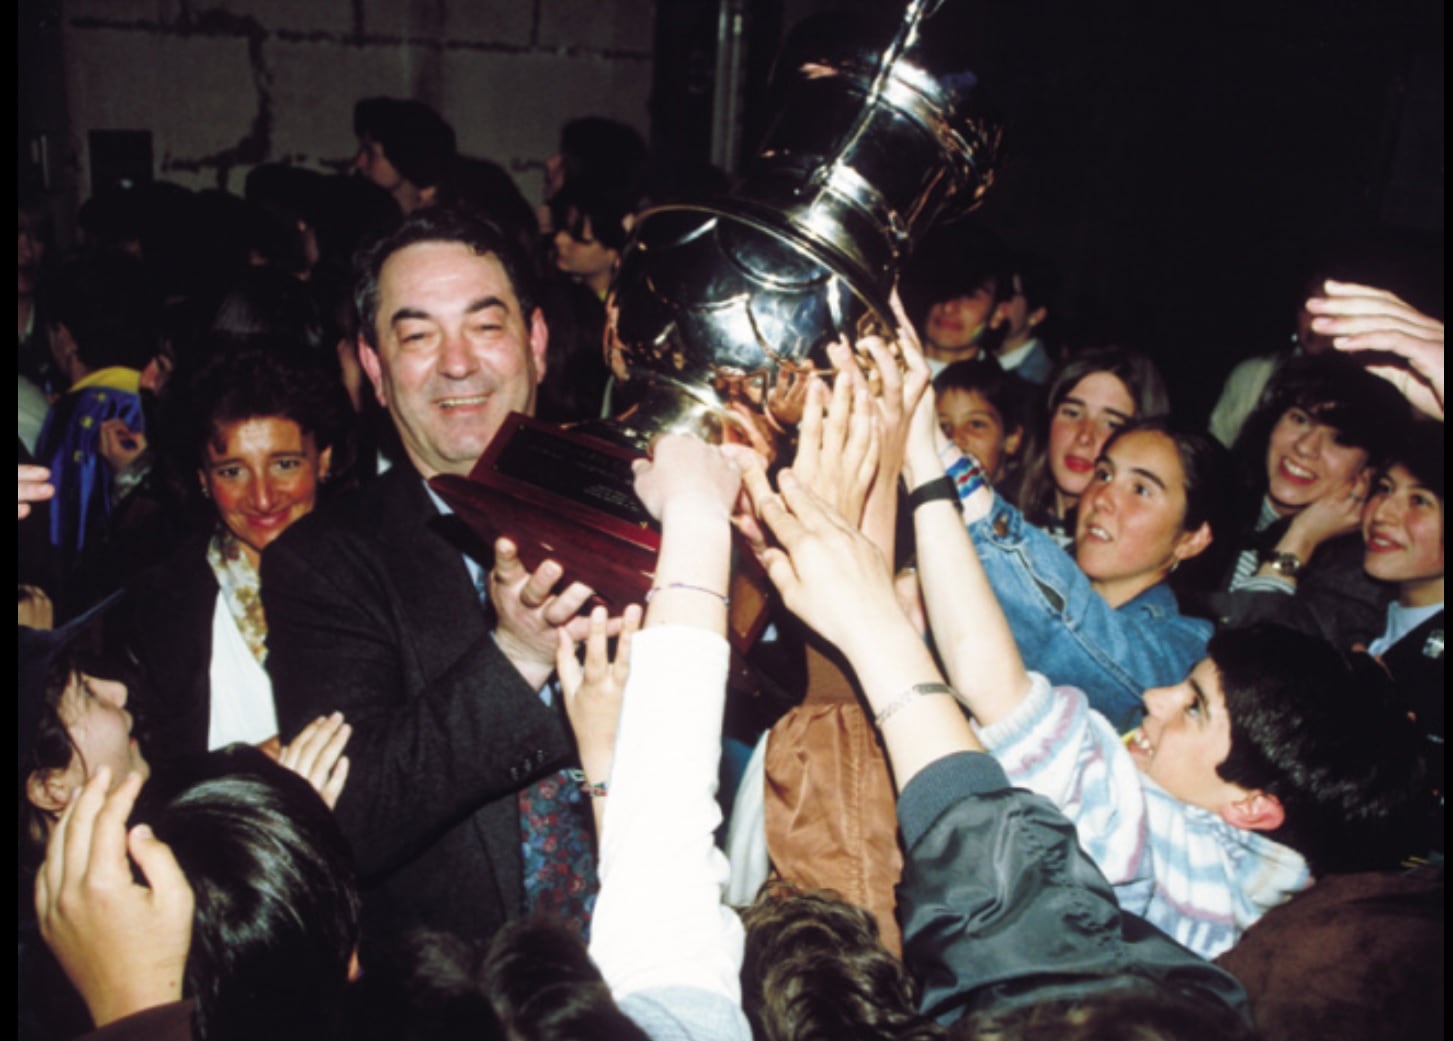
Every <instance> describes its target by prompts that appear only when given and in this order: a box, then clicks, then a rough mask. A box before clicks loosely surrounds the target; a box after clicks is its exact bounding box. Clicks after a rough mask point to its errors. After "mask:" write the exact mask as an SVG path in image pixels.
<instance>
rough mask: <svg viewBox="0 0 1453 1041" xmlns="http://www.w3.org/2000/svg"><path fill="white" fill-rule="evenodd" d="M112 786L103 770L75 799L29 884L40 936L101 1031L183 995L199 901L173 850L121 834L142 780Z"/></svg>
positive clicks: (141, 834)
mask: <svg viewBox="0 0 1453 1041" xmlns="http://www.w3.org/2000/svg"><path fill="white" fill-rule="evenodd" d="M110 783H111V770H110V768H109V767H106V766H100V767H98V768H97V770H96V773H95V775H94V776H92V778H91V779H90V780H89V781H88V782H87V783H86V786H85V787H84V788H83V789H81V791H80V793H79V794H78V795H77V796H76V797H75V798H73V799H72V800H71V803H70V805H69V806H67V807H66V810H65V812H64V813H63V814H61V818H60V821H59V822H58V823H57V824H56V826H55V828H54V830H52V832H51V836H50V842H49V843H48V844H47V847H46V857H45V863H44V864H43V865H42V866H41V869H40V873H39V874H38V875H37V876H36V880H35V912H36V917H37V918H38V919H39V921H40V932H41V935H42V936H43V937H45V942H46V943H47V944H48V945H49V947H50V949H51V951H52V952H54V954H55V956H56V960H57V961H59V962H60V964H61V968H63V969H64V970H65V973H66V976H67V977H69V978H70V981H71V982H72V983H73V984H75V987H76V989H77V990H78V991H80V994H81V997H82V998H83V999H84V1000H85V1002H86V1007H87V1008H88V1009H90V1012H91V1018H92V1019H93V1020H95V1023H96V1025H97V1026H98V1027H99V1026H105V1025H106V1024H107V1023H111V1022H113V1021H115V1020H118V1019H121V1018H122V1017H124V1016H128V1015H131V1014H132V1013H134V1012H140V1011H142V1010H144V1009H148V1008H153V1007H155V1006H157V1005H164V1004H166V1003H168V1002H171V1001H176V1000H179V999H180V998H181V996H182V978H183V974H184V972H185V970H186V964H187V950H188V948H189V946H190V945H191V939H192V912H193V908H194V903H195V901H194V898H193V896H192V889H191V886H189V885H188V884H187V879H186V876H185V875H183V874H182V869H181V867H180V866H178V864H177V860H176V857H174V856H173V855H172V851H171V848H170V847H168V846H167V845H166V844H165V843H163V842H161V841H159V840H158V839H157V838H156V836H154V835H153V834H152V833H151V829H150V828H149V827H147V826H146V825H144V824H141V825H138V826H137V827H135V828H132V829H131V831H130V833H129V834H128V833H127V830H126V818H127V816H128V815H129V814H130V813H131V808H132V806H133V805H135V803H136V795H137V793H138V792H139V791H141V777H140V776H139V775H137V774H130V775H128V776H127V778H126V779H125V780H123V781H122V782H121V783H120V784H119V785H118V786H117V787H116V790H115V791H113V792H111V793H110V794H109V795H108V794H107V792H106V790H107V788H108V787H109V786H110ZM128 850H129V851H130V854H131V858H130V859H131V860H134V861H135V862H136V865H137V867H139V868H140V869H141V873H142V875H143V876H145V878H146V882H147V884H146V885H144V886H142V885H137V884H136V883H135V882H134V881H132V876H131V863H130V861H129V860H128V859H127V851H128Z"/></svg>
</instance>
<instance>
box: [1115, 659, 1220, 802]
mask: <svg viewBox="0 0 1453 1041" xmlns="http://www.w3.org/2000/svg"><path fill="white" fill-rule="evenodd" d="M1144 700H1145V719H1144V721H1143V722H1142V723H1141V724H1140V729H1139V730H1137V731H1136V732H1135V733H1133V734H1131V735H1130V737H1129V738H1128V739H1127V741H1126V747H1128V748H1129V749H1130V757H1131V758H1132V759H1134V760H1135V765H1136V766H1138V767H1139V768H1140V769H1141V771H1142V772H1144V773H1145V775H1146V776H1147V777H1149V778H1150V779H1151V780H1152V781H1154V782H1155V783H1156V784H1158V785H1160V787H1161V788H1163V789H1165V790H1166V791H1167V792H1168V793H1169V794H1171V795H1173V796H1175V797H1176V798H1177V799H1179V800H1180V801H1181V802H1184V803H1189V804H1190V805H1192V806H1199V807H1201V808H1202V809H1206V810H1210V811H1211V812H1212V813H1220V812H1222V811H1223V810H1224V809H1226V808H1227V807H1228V806H1230V805H1231V804H1232V803H1235V802H1237V801H1239V800H1240V799H1242V798H1244V797H1245V796H1246V794H1247V793H1246V792H1245V790H1244V789H1242V788H1241V787H1240V786H1238V785H1235V784H1232V783H1231V782H1230V781H1227V780H1224V779H1222V777H1221V776H1220V775H1219V774H1217V773H1216V767H1218V766H1220V765H1221V764H1222V763H1223V762H1225V761H1226V757H1227V756H1228V755H1230V754H1231V718H1230V717H1229V716H1228V715H1227V714H1226V699H1225V697H1224V696H1223V695H1222V692H1221V675H1220V673H1219V672H1218V671H1217V669H1216V665H1215V663H1214V662H1212V661H1211V659H1210V658H1205V659H1202V661H1201V662H1200V663H1199V664H1198V665H1197V666H1196V667H1195V668H1194V669H1192V670H1191V674H1190V676H1188V677H1187V678H1186V679H1185V680H1184V681H1183V682H1181V683H1178V684H1176V685H1175V686H1174V687H1156V688H1155V689H1153V690H1148V691H1146V692H1145V695H1144Z"/></svg>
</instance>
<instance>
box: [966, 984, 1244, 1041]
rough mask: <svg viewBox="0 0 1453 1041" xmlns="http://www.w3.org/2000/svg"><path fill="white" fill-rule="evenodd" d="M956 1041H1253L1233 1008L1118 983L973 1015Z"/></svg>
mask: <svg viewBox="0 0 1453 1041" xmlns="http://www.w3.org/2000/svg"><path fill="white" fill-rule="evenodd" d="M948 1036H949V1038H950V1039H951V1041H1251V1039H1252V1038H1254V1037H1255V1036H1256V1034H1255V1032H1254V1031H1253V1030H1252V1029H1251V1028H1250V1027H1249V1026H1248V1025H1247V1023H1246V1021H1245V1020H1243V1019H1242V1018H1241V1017H1240V1016H1239V1015H1237V1014H1236V1013H1235V1012H1234V1011H1233V1010H1232V1009H1230V1008H1229V1007H1228V1006H1225V1005H1220V1004H1213V1003H1212V1002H1211V1001H1210V1000H1209V999H1207V998H1204V997H1196V996H1193V995H1191V994H1188V993H1182V992H1178V991H1176V990H1175V989H1173V987H1172V986H1170V985H1165V986H1154V985H1150V984H1143V985H1123V984H1122V985H1119V986H1113V985H1112V986H1109V987H1107V988H1106V989H1104V990H1097V991H1093V992H1091V993H1089V994H1086V995H1083V996H1080V997H1074V998H1060V999H1051V1000H1048V1001H1020V1002H1017V1003H1014V1004H1010V1005H1002V1004H1001V1005H995V1006H993V1007H990V1008H988V1009H985V1010H983V1011H981V1012H973V1013H970V1014H969V1015H967V1016H965V1017H964V1018H963V1019H961V1020H959V1021H958V1022H957V1023H955V1024H954V1025H953V1026H952V1027H950V1028H949V1032H948Z"/></svg>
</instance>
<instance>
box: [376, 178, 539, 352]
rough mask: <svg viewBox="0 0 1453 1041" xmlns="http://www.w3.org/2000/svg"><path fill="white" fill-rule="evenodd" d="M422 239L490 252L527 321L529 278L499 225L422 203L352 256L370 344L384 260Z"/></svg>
mask: <svg viewBox="0 0 1453 1041" xmlns="http://www.w3.org/2000/svg"><path fill="white" fill-rule="evenodd" d="M421 242H458V243H461V244H462V245H465V246H468V247H469V249H470V250H472V251H473V252H474V253H476V254H477V255H479V256H482V257H483V256H493V257H494V258H495V259H496V260H498V261H499V263H500V266H501V267H502V268H504V272H505V277H507V278H508V279H509V282H510V286H511V288H512V289H514V292H515V298H516V299H517V300H519V302H520V316H521V317H522V318H523V319H524V322H525V324H526V326H527V327H528V325H529V322H530V315H531V314H533V313H534V310H535V306H536V303H535V301H536V294H535V285H534V279H533V277H532V274H531V271H530V267H529V264H528V261H527V260H526V259H525V258H524V257H523V256H521V254H520V252H519V249H518V247H516V246H515V244H514V242H513V240H511V238H510V237H509V236H508V235H507V234H506V233H505V232H503V231H501V230H500V228H499V226H498V225H497V224H495V223H493V222H492V221H489V220H486V219H484V218H483V217H479V216H477V215H475V214H472V213H467V212H465V211H462V210H459V209H455V208H453V207H447V206H426V207H424V208H423V209H421V210H418V211H416V212H414V213H412V214H410V215H409V216H408V217H407V218H405V219H404V221H403V223H401V224H399V225H398V226H397V227H396V228H394V229H393V230H392V231H391V232H389V233H388V234H387V235H385V236H384V237H383V238H381V239H378V240H376V241H375V242H373V243H372V244H371V245H369V246H367V247H365V248H364V249H363V250H361V251H360V252H359V255H358V257H357V259H356V261H355V262H354V267H355V269H356V271H357V282H356V283H355V285H354V291H353V298H354V304H355V306H356V308H357V310H358V322H359V326H358V328H359V332H360V333H361V334H362V335H363V338H364V342H366V343H367V344H368V345H369V346H370V347H373V348H375V349H377V347H378V283H379V277H380V275H381V273H382V271H383V266H384V263H385V262H386V261H387V260H388V259H389V257H391V256H393V255H394V254H395V253H397V252H399V251H400V250H403V249H407V248H408V247H409V246H414V245H417V244H419V243H421Z"/></svg>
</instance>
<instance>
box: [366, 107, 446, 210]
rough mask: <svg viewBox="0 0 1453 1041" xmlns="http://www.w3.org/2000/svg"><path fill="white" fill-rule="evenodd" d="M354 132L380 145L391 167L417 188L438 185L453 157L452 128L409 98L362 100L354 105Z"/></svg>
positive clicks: (429, 110) (441, 118)
mask: <svg viewBox="0 0 1453 1041" xmlns="http://www.w3.org/2000/svg"><path fill="white" fill-rule="evenodd" d="M353 133H354V135H355V136H356V137H360V138H363V137H368V138H372V139H373V140H374V141H377V142H378V143H379V144H380V145H382V146H383V152H384V155H386V156H388V161H389V162H390V163H392V164H393V165H394V168H395V169H396V170H398V172H399V173H400V174H402V175H403V176H404V177H405V178H406V179H407V180H409V181H412V182H413V183H414V184H415V185H417V186H418V187H420V188H428V187H431V186H433V185H436V184H438V183H439V178H440V177H442V176H444V168H445V167H446V166H447V165H448V164H449V160H451V159H452V158H454V153H455V142H454V128H453V127H451V126H450V125H449V124H448V123H447V122H445V121H444V119H443V117H442V116H440V115H439V113H437V112H435V111H434V110H433V109H432V108H430V107H429V106H428V105H426V104H424V103H423V102H422V101H415V100H413V99H412V98H364V99H362V100H361V101H359V102H358V103H357V104H355V105H354V106H353Z"/></svg>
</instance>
